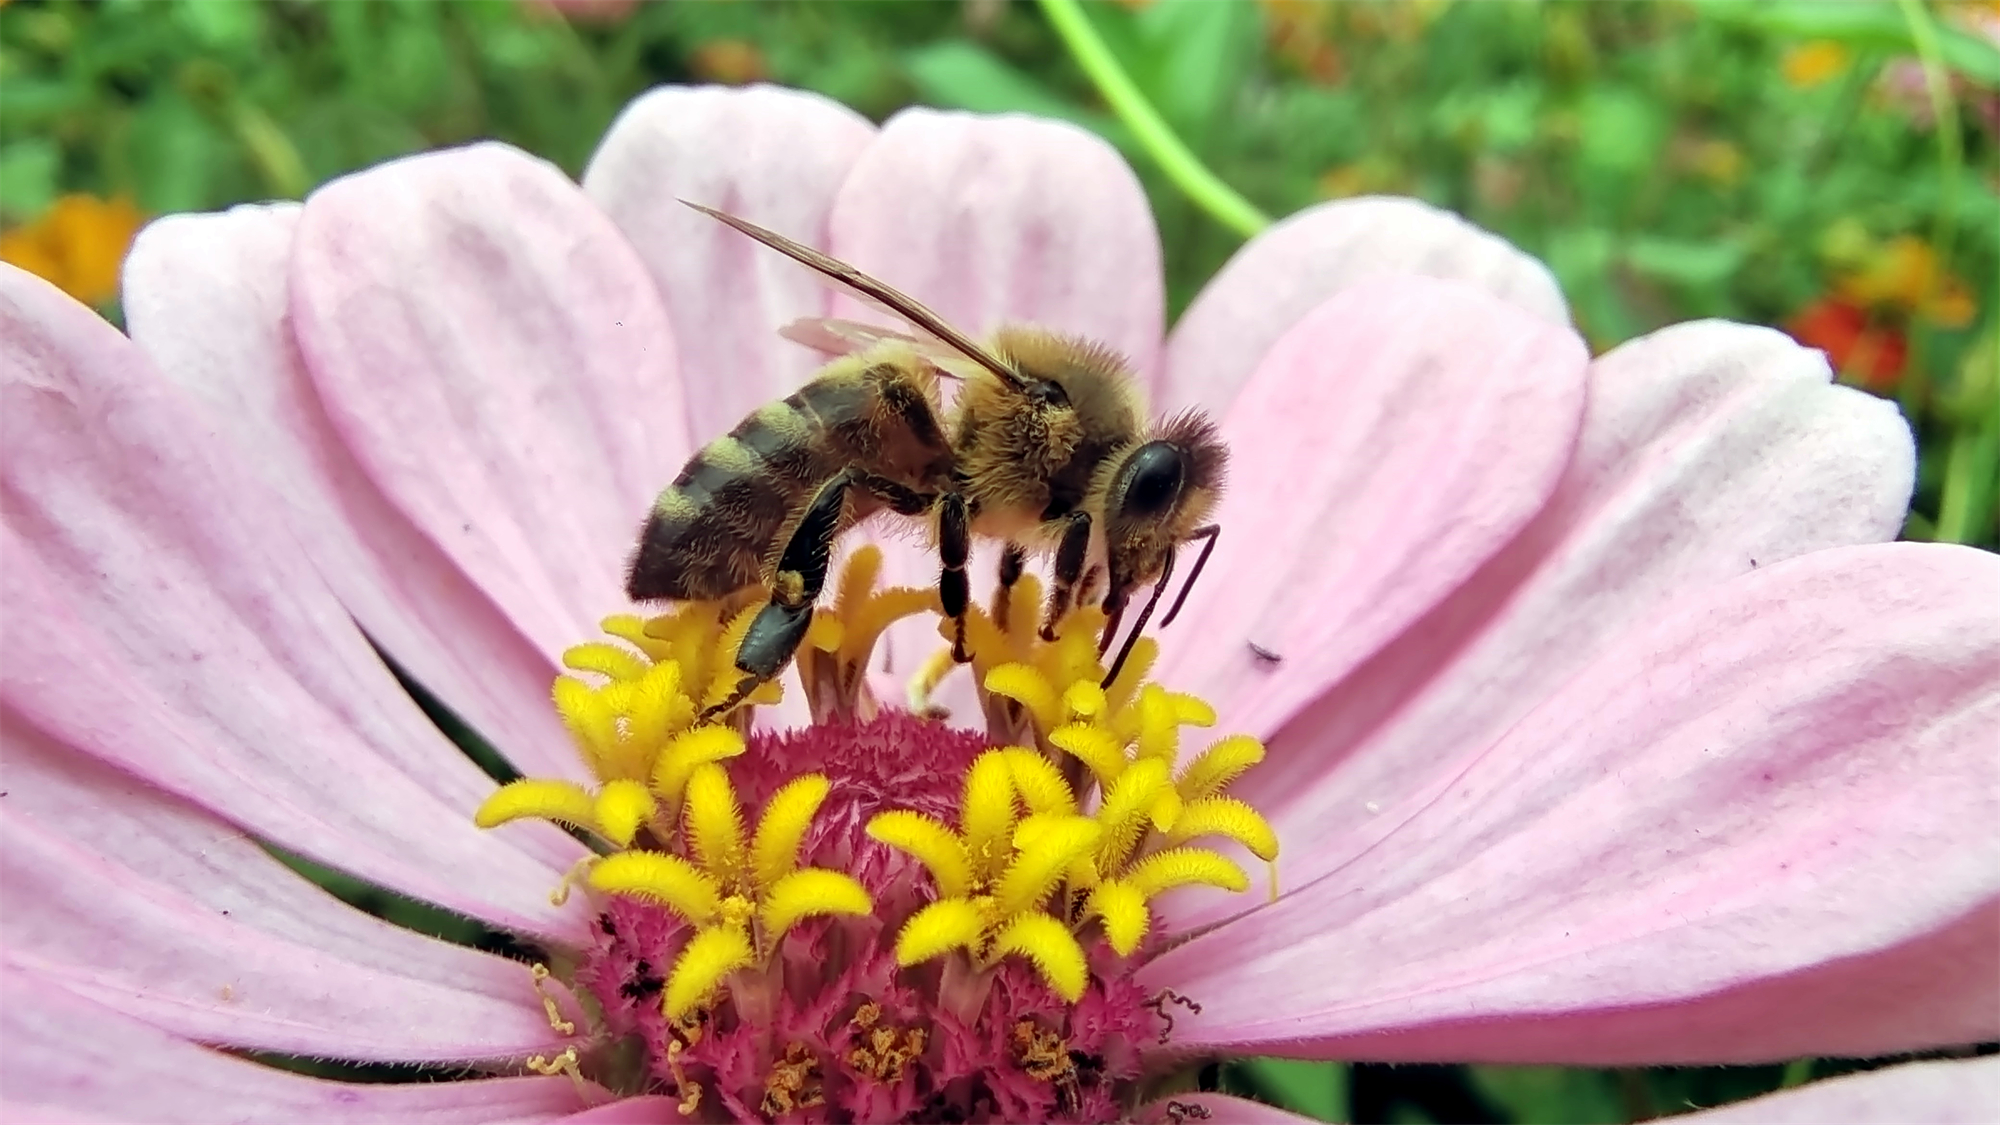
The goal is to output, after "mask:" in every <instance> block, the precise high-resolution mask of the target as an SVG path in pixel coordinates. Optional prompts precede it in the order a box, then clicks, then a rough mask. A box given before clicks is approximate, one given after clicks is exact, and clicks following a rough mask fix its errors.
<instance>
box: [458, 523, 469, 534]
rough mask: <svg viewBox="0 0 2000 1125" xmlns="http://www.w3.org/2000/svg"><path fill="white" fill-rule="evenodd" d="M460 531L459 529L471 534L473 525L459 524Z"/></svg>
mask: <svg viewBox="0 0 2000 1125" xmlns="http://www.w3.org/2000/svg"><path fill="white" fill-rule="evenodd" d="M458 529H459V530H460V531H466V532H469V531H471V530H472V525H471V524H469V523H462V524H459V525H458Z"/></svg>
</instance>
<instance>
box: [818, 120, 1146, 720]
mask: <svg viewBox="0 0 2000 1125" xmlns="http://www.w3.org/2000/svg"><path fill="white" fill-rule="evenodd" d="M829 252H830V253H832V254H833V255H834V256H836V257H839V258H841V259H843V260H845V261H847V262H850V263H852V264H853V265H855V266H857V267H859V268H861V269H863V270H866V271H867V272H869V273H871V274H873V275H875V276H877V277H879V278H881V279H882V280H884V281H886V282H888V283H889V284H891V285H894V286H896V287H897V288H899V289H901V290H903V291H904V292H905V293H908V294H909V295H911V296H912V297H915V298H916V299H917V300H919V301H921V302H923V303H924V304H925V305H928V306H929V307H930V308H931V309H932V310H934V311H936V312H937V313H938V314H939V315H941V316H943V317H944V318H945V319H946V320H948V321H950V322H951V323H953V324H955V325H957V326H959V327H961V328H963V329H965V330H966V331H968V332H971V333H973V334H975V335H979V336H983V335H985V334H987V333H989V332H991V331H992V330H993V329H994V328H996V327H998V326H999V325H1000V324H1002V323H1005V322H1025V323H1032V324H1039V325H1042V326H1044V327H1047V328H1051V329H1055V330H1057V331H1061V332H1068V333H1073V334H1076V335H1080V336H1084V337H1088V338H1090V339H1093V340H1097V341H1100V342H1102V343H1104V344H1107V345H1109V346H1111V347H1112V348H1115V349H1117V350H1118V351H1119V352H1121V353H1123V354H1124V355H1125V356H1127V357H1128V358H1129V359H1131V360H1132V363H1133V367H1134V369H1135V370H1136V371H1137V372H1138V374H1139V378H1140V381H1141V382H1142V384H1143V383H1149V382H1150V381H1151V380H1152V378H1153V377H1154V373H1155V372H1156V371H1157V369H1158V366H1159V347H1160V335H1161V324H1162V317H1163V316H1164V315H1165V314H1164V307H1165V290H1164V285H1165V281H1164V278H1163V276H1162V274H1161V270H1160V239H1159V233H1158V231H1157V230H1156V229H1155V227H1154V225H1153V214H1152V210H1151V209H1150V207H1149V206H1148V204H1147V202H1146V196H1145V193H1144V192H1143V191H1142V190H1141V189H1140V187H1139V181H1138V179H1137V178H1136V177H1135V176H1133V174H1132V170H1131V169H1130V168H1128V167H1127V166H1126V165H1125V162H1124V160H1123V159H1121V158H1120V157H1119V156H1118V154H1117V152H1116V151H1114V150H1113V149H1112V148H1111V147H1110V146H1109V145H1107V144H1105V143H1104V142H1103V141H1101V140H1099V139H1098V138H1097V137H1095V136H1093V135H1091V134H1089V133H1086V132H1084V131H1083V130H1081V129H1078V128H1075V127H1073V126H1070V125H1066V124H1062V123H1060V122H1054V121H1046V120H1041V119H1037V118H1029V117H1018V116H1004V117H979V116H974V115H971V114H964V113H940V112H937V111H934V110H928V109H910V110H905V111H903V112H902V113H899V114H897V115H896V116H895V117H893V118H891V119H890V120H889V122H888V123H887V124H886V125H884V126H883V127H882V132H881V134H880V135H879V136H878V137H877V138H876V139H875V142H874V143H873V144H872V145H870V146H869V147H868V149H867V150H866V151H865V152H863V153H862V155H861V159H860V160H859V161H858V162H857V163H856V164H855V166H854V169H853V171H852V173H851V174H850V175H849V176H848V179H847V182H846V184H845V185H844V186H842V188H841V190H840V195H839V198H838V200H837V201H836V202H835V204H834V210H833V219H832V244H831V246H830V247H829ZM835 311H836V313H837V314H838V315H841V316H851V317H856V318H859V319H870V320H881V319H882V317H881V315H880V314H878V313H875V312H873V311H872V310H867V309H864V308H863V307H862V306H861V305H859V304H858V303H856V302H854V301H852V300H849V299H846V298H843V299H841V300H839V301H837V302H836V310H835ZM878 534H879V532H878ZM882 538H883V539H884V542H883V549H884V553H885V555H886V556H887V562H886V564H885V566H884V567H883V573H884V575H885V581H887V582H889V583H893V584H908V585H921V584H934V583H936V581H937V572H938V563H937V553H936V552H935V551H932V550H927V549H925V548H923V547H922V546H920V545H919V541H918V540H917V539H916V538H915V537H913V536H909V535H905V534H899V533H891V534H889V535H886V536H882ZM998 558H999V551H998V545H997V544H985V545H982V546H981V547H978V548H976V549H975V551H974V554H973V564H972V569H971V580H972V588H973V590H974V591H976V592H978V596H981V597H983V596H985V591H988V590H990V589H991V588H992V586H993V581H994V571H995V565H996V562H997V560H998ZM937 648H938V638H937V633H936V630H935V627H934V624H933V623H931V622H928V621H923V620H908V621H903V622H900V623H898V624H897V625H894V626H892V627H891V628H890V629H889V631H888V633H887V635H886V636H885V637H884V640H883V643H882V645H881V646H880V647H879V649H878V652H877V657H878V660H879V661H880V662H881V664H882V666H883V667H885V668H887V669H889V670H892V671H894V672H895V674H896V676H897V677H898V678H907V677H908V675H909V674H910V673H911V672H912V671H914V670H915V668H916V667H917V665H918V664H919V663H920V662H921V661H922V660H923V659H924V658H926V657H928V656H929V655H930V654H931V653H932V652H933V651H934V650H935V649H937ZM964 683H965V677H964V674H963V673H961V674H959V675H958V676H957V677H955V686H957V687H958V688H959V689H960V690H961V691H962V690H963V685H964ZM894 698H898V699H900V698H901V697H900V695H898V696H896V697H894ZM968 698H969V695H968ZM967 713H970V712H967Z"/></svg>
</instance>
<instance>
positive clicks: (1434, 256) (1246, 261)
mask: <svg viewBox="0 0 2000 1125" xmlns="http://www.w3.org/2000/svg"><path fill="white" fill-rule="evenodd" d="M1403 274H1419V275H1422V276H1425V277H1436V278H1444V279H1447V280H1453V281H1465V282H1470V283H1471V284H1473V285H1476V286H1478V287H1479V288H1481V289H1484V290H1486V291H1487V292H1489V293H1491V294H1493V295H1494V296H1496V297H1499V298H1500V299H1501V300H1503V301H1507V302H1508V303H1510V304H1513V305H1516V306H1518V307H1520V308H1522V309H1525V310H1526V311H1528V312H1529V313H1532V314H1534V315H1535V316H1538V317H1541V318H1543V319H1545V320H1548V321H1550V322H1552V323H1555V324H1568V323H1569V314H1568V311H1567V309H1566V308H1565V306H1564V305H1563V298H1562V291H1561V290H1559V289H1558V288H1557V287H1556V282H1555V278H1554V276H1552V275H1551V274H1550V273H1549V271H1548V268H1547V267H1546V266H1544V265H1542V264H1541V263H1540V262H1538V261H1536V260H1535V259H1533V258H1531V257H1529V256H1528V255H1526V254H1523V253H1522V252H1521V251H1519V250H1516V249H1515V248H1514V247H1513V246H1511V245H1509V244H1508V243H1507V242H1506V241H1505V240H1504V239H1501V238H1500V237H1498V236H1497V235H1492V234H1488V233H1486V232H1485V231H1482V230H1480V229H1479V228H1478V227H1475V226H1473V225H1472V224H1470V223H1468V222H1466V221H1465V220H1464V219H1461V218H1459V217H1458V216H1456V215H1453V214H1451V213H1450V212H1448V211H1440V210H1438V209H1437V208H1435V207H1432V206H1430V205H1429V204H1426V203H1420V202H1418V201H1417V200H1414V199H1394V198H1369V199H1347V200H1340V201H1338V202H1334V203H1322V204H1320V205H1319V206H1317V207H1309V208H1307V209H1306V210H1304V211H1300V212H1298V213H1297V214H1294V215H1291V216H1289V217H1287V218H1285V219H1284V220H1282V221H1280V222H1278V223H1276V224H1274V225H1273V226H1272V227H1270V228H1269V229H1268V230H1265V231H1263V232H1262V233H1260V234H1259V235H1257V237H1255V238H1253V239H1251V240H1250V241H1249V242H1248V243H1247V244H1245V245H1244V247H1243V248H1242V249H1241V250H1239V251H1237V252H1236V256H1235V257H1233V258H1231V259H1230V260H1229V263H1228V264H1227V265H1225V266H1223V267H1222V270H1221V272H1219V273H1217V274H1216V275H1215V277H1214V278H1213V279H1212V280H1210V281H1209V283H1208V285H1207V286H1205V287H1204V288H1203V289H1202V291H1201V294H1200V296H1198V297H1196V298H1195V302H1194V304H1192V305H1190V306H1189V307H1188V310H1187V312H1186V313H1185V314H1183V315H1182V317H1181V319H1180V322H1179V323H1178V324H1176V325H1175V326H1174V333H1173V336H1172V338H1171V339H1170V340H1169V341H1168V346H1167V357H1166V370H1165V372H1164V374H1163V375H1162V377H1161V381H1160V388H1159V392H1158V395H1159V399H1160V402H1161V405H1162V406H1163V407H1165V408H1173V409H1179V408H1181V407H1186V406H1205V407H1207V408H1208V409H1209V410H1211V411H1216V412H1221V411H1223V410H1226V409H1227V408H1228V406H1229V402H1230V400H1231V399H1232V398H1234V397H1235V396H1236V392H1237V389H1238V388H1239V387H1240V386H1241V385H1242V384H1243V382H1244V381H1245V380H1247V379H1249V378H1250V374H1251V372H1252V371H1254V370H1256V368H1257V365H1258V363H1259V362H1261V361H1262V360H1263V358H1264V353H1265V351H1267V350H1268V349H1269V348H1270V347H1271V345H1273V344H1275V343H1276V342H1277V341H1278V338H1279V337H1280V336H1283V335H1284V334H1285V333H1286V332H1287V331H1288V330H1289V329H1290V328H1291V327H1292V325H1293V324H1296V323H1297V322H1298V321H1299V319H1300V318H1302V317H1304V316H1305V315H1306V313H1308V312H1310V311H1312V309H1313V308H1314V307H1315V306H1317V305H1318V304H1320V302H1322V301H1324V300H1326V299H1327V298H1328V297H1331V296H1333V295H1334V294H1336V293H1339V292H1342V291H1344V290H1346V289H1349V288H1352V287H1354V286H1357V285H1361V286H1372V285H1375V284H1376V283H1378V282H1379V281H1381V280H1382V279H1384V278H1389V277H1395V276H1399V275H1403Z"/></svg>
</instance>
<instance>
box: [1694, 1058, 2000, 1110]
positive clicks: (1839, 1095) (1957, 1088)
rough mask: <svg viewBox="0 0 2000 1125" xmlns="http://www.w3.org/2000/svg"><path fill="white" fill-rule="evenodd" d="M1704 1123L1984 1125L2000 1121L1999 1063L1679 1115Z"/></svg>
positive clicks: (1900, 1075) (1921, 1071)
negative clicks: (1920, 1124) (1829, 1122)
mask: <svg viewBox="0 0 2000 1125" xmlns="http://www.w3.org/2000/svg"><path fill="white" fill-rule="evenodd" d="M1677 1120H1681V1121H1698V1122H1702V1123H1703V1125H1711V1123H1712V1125H1721V1123H1722V1122H1742V1123H1743V1125H1820V1123H1821V1122H1826V1121H1841V1122H1848V1123H1850V1125H1917V1123H1920V1122H1921V1123H1925V1125H1989V1123H1990V1122H1993V1121H1996V1120H2000V1058H1994V1057H1991V1056H1989V1057H1986V1058H1981V1059H1969V1060H1967V1061H1965V1062H1926V1063H1910V1064H1907V1065H1904V1066H1892V1067H1887V1068H1885V1069H1882V1070H1871V1071H1868V1072H1866V1073H1863V1074H1850V1075H1846V1076H1844V1077H1841V1078H1830V1079H1828V1080H1826V1081H1824V1082H1814V1083H1813V1084H1811V1085H1809V1086H1801V1087H1799V1088H1798V1089H1796V1090H1782V1091H1779V1092H1778V1093H1775V1094H1771V1095H1768V1096H1766V1097H1762V1098H1752V1099H1751V1100H1749V1101H1747V1102H1737V1103H1736V1104H1734V1105H1726V1106H1723V1107H1721V1108H1719V1109H1711V1110H1708V1111H1707V1112H1705V1113H1690V1114H1688V1115H1687V1116H1685V1117H1682V1118H1677Z"/></svg>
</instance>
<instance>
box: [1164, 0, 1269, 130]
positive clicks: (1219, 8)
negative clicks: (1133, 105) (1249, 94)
mask: <svg viewBox="0 0 2000 1125" xmlns="http://www.w3.org/2000/svg"><path fill="white" fill-rule="evenodd" d="M1135 22H1136V25H1137V29H1138V33H1139V42H1140V50H1141V51H1143V52H1144V53H1145V54H1146V55H1147V56H1149V59H1148V63H1149V65H1140V66H1138V67H1136V68H1135V71H1134V79H1135V80H1136V81H1138V82H1139V83H1140V88H1141V89H1143V90H1145V92H1146V96H1147V98H1148V99H1150V100H1151V101H1152V103H1153V106H1154V108H1156V109H1158V110H1159V111H1160V115H1161V116H1162V117H1165V118H1166V119H1167V121H1168V123H1169V124H1171V125H1173V126H1174V128H1175V129H1176V130H1177V131H1178V132H1180V133H1181V134H1182V135H1183V136H1184V137H1187V136H1193V137H1199V136H1200V135H1202V134H1204V133H1206V132H1208V131H1209V129H1210V128H1211V127H1212V126H1213V125H1214V124H1215V122H1216V120H1217V118H1218V117H1219V116H1220V115H1221V113H1222V111H1223V110H1224V109H1225V108H1227V107H1228V105H1229V102H1230V100H1231V99H1232V98H1233V97H1234V96H1235V94H1236V92H1237V91H1238V90H1239V89H1241V88H1242V84H1243V75H1244V73H1245V72H1246V71H1247V70H1248V69H1249V67H1250V64H1251V62H1252V60H1253V59H1255V58H1256V54H1257V50H1258V47H1259V46H1260V39H1259V34H1258V32H1259V30H1260V29H1259V26H1258V22H1259V21H1258V17H1257V9H1256V6H1255V5H1252V4H1219V3H1215V2H1214V0H1156V2H1155V3H1153V4H1152V5H1150V6H1148V7H1147V8H1145V9H1144V10H1143V11H1141V12H1140V13H1139V16H1138V19H1137V20H1136V21H1135Z"/></svg>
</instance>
